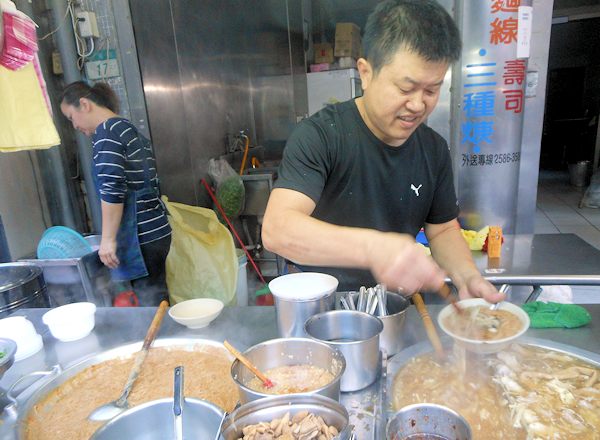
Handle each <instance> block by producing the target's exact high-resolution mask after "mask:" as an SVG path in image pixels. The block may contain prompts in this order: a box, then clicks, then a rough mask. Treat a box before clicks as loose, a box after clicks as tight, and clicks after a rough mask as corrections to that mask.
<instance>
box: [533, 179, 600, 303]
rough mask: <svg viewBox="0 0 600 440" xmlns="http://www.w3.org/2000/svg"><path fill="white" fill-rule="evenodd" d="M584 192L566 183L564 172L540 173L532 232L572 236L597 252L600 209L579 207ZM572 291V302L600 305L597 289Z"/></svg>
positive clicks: (574, 289)
mask: <svg viewBox="0 0 600 440" xmlns="http://www.w3.org/2000/svg"><path fill="white" fill-rule="evenodd" d="M584 192H585V188H577V187H575V186H572V185H571V184H570V183H569V174H568V172H566V171H564V172H563V171H542V172H540V178H539V182H538V198H537V210H536V216H535V233H536V234H549V233H574V234H577V235H578V236H579V237H581V238H582V239H583V240H585V241H587V242H588V243H589V244H591V245H592V246H595V247H596V248H598V249H600V209H593V208H579V202H580V201H581V197H582V196H583V193H584ZM572 291H573V302H574V303H577V304H589V303H600V287H587V286H572Z"/></svg>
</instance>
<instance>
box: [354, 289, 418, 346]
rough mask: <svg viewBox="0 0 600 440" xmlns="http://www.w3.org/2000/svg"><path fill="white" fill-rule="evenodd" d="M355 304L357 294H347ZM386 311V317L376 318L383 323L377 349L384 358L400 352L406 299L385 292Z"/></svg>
mask: <svg viewBox="0 0 600 440" xmlns="http://www.w3.org/2000/svg"><path fill="white" fill-rule="evenodd" d="M348 295H350V296H351V297H352V299H353V301H354V303H355V304H356V303H357V302H358V292H348ZM385 298H386V310H387V313H388V314H387V315H385V316H378V318H379V319H381V322H383V331H382V332H381V335H379V348H381V350H382V351H383V355H384V356H386V357H392V356H393V355H395V354H396V353H398V352H399V351H400V350H402V331H403V329H404V319H405V318H406V309H407V308H408V306H409V305H410V302H409V301H408V299H406V298H405V297H404V296H402V295H400V294H399V293H395V292H389V291H388V292H386V295H385Z"/></svg>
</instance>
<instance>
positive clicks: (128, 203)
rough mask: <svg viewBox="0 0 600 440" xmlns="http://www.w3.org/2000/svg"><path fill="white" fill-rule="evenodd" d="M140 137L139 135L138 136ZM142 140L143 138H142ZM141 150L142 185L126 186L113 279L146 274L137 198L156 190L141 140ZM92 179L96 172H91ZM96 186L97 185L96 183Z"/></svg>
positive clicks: (117, 279) (112, 272)
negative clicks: (138, 224) (140, 237)
mask: <svg viewBox="0 0 600 440" xmlns="http://www.w3.org/2000/svg"><path fill="white" fill-rule="evenodd" d="M140 137H141V136H140ZM142 141H144V139H143V138H142ZM142 144H143V147H142V151H143V153H144V158H143V159H142V163H143V166H144V187H143V188H142V189H140V190H136V191H133V190H131V189H130V188H127V192H126V193H125V200H124V202H123V216H122V217H121V224H120V225H119V230H118V232H117V258H118V259H119V266H118V267H117V268H116V269H111V270H110V273H111V278H112V279H113V281H131V280H136V279H138V278H143V277H145V276H148V269H147V268H146V263H145V262H144V257H143V256H142V251H141V249H140V241H139V237H138V228H137V206H136V205H137V200H138V198H139V197H140V196H142V195H148V194H150V195H152V196H156V190H155V189H154V187H153V186H152V183H151V181H150V169H149V168H148V152H147V151H146V148H145V147H146V142H142ZM93 176H94V180H96V174H95V173H93ZM96 187H98V185H96ZM159 200H160V199H159Z"/></svg>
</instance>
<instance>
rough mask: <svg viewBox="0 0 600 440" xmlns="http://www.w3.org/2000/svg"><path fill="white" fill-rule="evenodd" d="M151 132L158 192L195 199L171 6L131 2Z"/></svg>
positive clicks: (139, 0)
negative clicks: (158, 185)
mask: <svg viewBox="0 0 600 440" xmlns="http://www.w3.org/2000/svg"><path fill="white" fill-rule="evenodd" d="M130 6H131V13H132V21H133V26H134V32H135V39H136V45H137V48H138V58H139V61H140V68H141V71H142V80H143V84H144V94H145V96H146V106H147V109H148V120H149V125H150V133H151V136H152V142H153V145H154V150H155V155H156V161H157V168H158V169H159V172H160V179H161V189H162V192H163V194H166V195H167V196H169V198H171V199H172V200H175V201H178V202H182V203H193V202H195V200H196V196H195V186H194V176H193V175H192V173H191V169H190V163H191V151H190V149H189V142H188V132H187V129H186V120H185V118H184V117H183V113H184V100H183V90H182V87H181V81H180V76H179V62H178V55H177V51H176V50H175V49H176V41H175V33H174V25H173V17H172V14H171V2H166V1H160V2H146V1H143V0H132V1H130Z"/></svg>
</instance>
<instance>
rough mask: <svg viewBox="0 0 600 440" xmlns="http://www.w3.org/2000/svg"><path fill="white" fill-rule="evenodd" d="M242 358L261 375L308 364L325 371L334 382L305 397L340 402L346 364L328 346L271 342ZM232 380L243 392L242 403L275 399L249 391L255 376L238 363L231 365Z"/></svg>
mask: <svg viewBox="0 0 600 440" xmlns="http://www.w3.org/2000/svg"><path fill="white" fill-rule="evenodd" d="M243 354H244V356H246V357H247V358H248V359H249V360H250V362H252V363H253V364H254V365H255V366H256V367H257V368H258V369H259V370H260V371H262V372H265V371H266V370H269V369H271V368H275V367H281V366H284V365H300V364H309V365H314V366H316V367H320V368H323V369H325V370H327V371H329V372H330V373H331V374H332V375H333V381H331V382H330V383H329V384H327V385H325V386H324V387H321V388H318V389H316V390H314V391H310V392H308V393H303V394H320V395H323V396H326V397H329V398H331V399H334V400H340V379H341V377H342V374H343V373H344V370H345V369H346V361H345V360H344V356H343V355H342V353H340V352H339V351H338V350H336V349H334V348H332V347H330V346H329V345H327V344H324V343H322V342H319V341H315V340H313V339H307V338H281V339H271V340H269V341H265V342H262V343H260V344H257V345H255V346H253V347H250V348H249V349H248V350H246V351H245V352H244V353H243ZM231 377H233V380H234V381H235V383H236V384H237V385H238V387H239V388H240V400H241V402H242V403H245V402H250V401H252V400H256V399H260V398H263V397H268V396H273V394H266V393H263V392H260V391H256V390H253V389H250V388H248V386H247V384H248V382H250V381H251V380H252V379H253V378H254V374H253V373H252V372H251V371H250V370H248V368H246V367H245V366H244V365H243V364H242V363H241V362H240V361H238V360H237V359H236V360H235V361H234V362H233V364H232V365H231Z"/></svg>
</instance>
